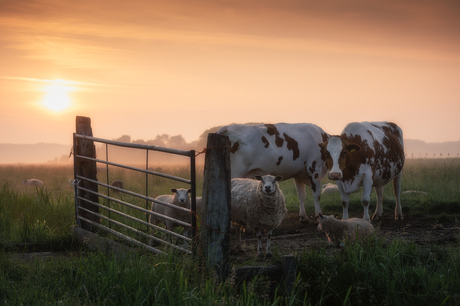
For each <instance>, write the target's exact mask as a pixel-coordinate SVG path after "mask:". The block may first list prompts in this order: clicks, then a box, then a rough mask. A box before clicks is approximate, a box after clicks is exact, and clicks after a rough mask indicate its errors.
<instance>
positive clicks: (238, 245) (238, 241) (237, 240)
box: [236, 225, 241, 251]
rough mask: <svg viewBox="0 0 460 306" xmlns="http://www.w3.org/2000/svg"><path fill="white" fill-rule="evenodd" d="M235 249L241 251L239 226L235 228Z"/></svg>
mask: <svg viewBox="0 0 460 306" xmlns="http://www.w3.org/2000/svg"><path fill="white" fill-rule="evenodd" d="M236 248H237V249H238V251H241V226H239V225H237V226H236Z"/></svg>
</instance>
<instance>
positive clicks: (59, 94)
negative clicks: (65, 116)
mask: <svg viewBox="0 0 460 306" xmlns="http://www.w3.org/2000/svg"><path fill="white" fill-rule="evenodd" d="M71 90H72V88H71V87H70V86H65V85H62V84H59V83H54V84H52V85H49V86H47V87H45V91H46V92H47V94H46V96H45V98H44V99H43V104H44V105H45V106H46V107H47V108H48V109H50V110H52V111H55V112H59V111H62V110H64V109H66V108H68V107H69V106H70V104H71V101H70V97H69V95H68V92H69V91H71Z"/></svg>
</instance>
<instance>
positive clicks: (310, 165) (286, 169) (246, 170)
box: [217, 123, 329, 222]
mask: <svg viewBox="0 0 460 306" xmlns="http://www.w3.org/2000/svg"><path fill="white" fill-rule="evenodd" d="M217 133H218V134H222V135H227V136H229V139H230V142H231V154H230V164H231V177H232V178H253V177H254V176H255V175H261V176H263V175H267V174H271V175H274V176H278V175H280V176H283V177H284V179H285V180H287V179H290V178H293V179H294V182H295V186H296V189H297V197H298V199H299V206H300V207H299V216H300V220H301V221H302V222H305V221H308V217H307V214H306V212H305V206H304V205H305V197H306V191H305V185H307V186H310V188H311V190H312V193H313V199H314V203H315V215H316V216H318V214H319V213H321V206H320V204H319V200H320V195H321V179H322V178H323V177H324V176H326V174H327V167H326V164H325V162H324V161H323V160H322V159H321V150H320V148H318V145H317V143H318V142H323V141H326V139H327V138H328V136H329V135H328V134H327V133H326V132H324V131H323V129H321V128H320V127H319V126H316V125H314V124H310V123H297V124H288V123H277V124H258V125H242V124H234V125H229V126H224V127H222V128H220V129H219V130H218V131H217Z"/></svg>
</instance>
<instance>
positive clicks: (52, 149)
mask: <svg viewBox="0 0 460 306" xmlns="http://www.w3.org/2000/svg"><path fill="white" fill-rule="evenodd" d="M248 124H255V123H248ZM220 127H221V126H216V127H212V128H210V129H207V130H206V131H204V132H203V133H202V134H201V135H200V137H199V138H198V139H197V140H195V141H192V142H186V141H185V139H184V137H183V136H182V135H175V136H170V135H168V134H162V135H157V136H156V137H155V138H154V139H150V140H144V139H135V140H133V139H131V136H129V135H123V136H121V137H119V138H116V139H111V140H115V141H119V142H125V143H135V144H143V145H151V146H158V147H166V148H174V149H179V150H195V151H196V152H197V153H198V152H201V151H202V150H203V149H204V148H205V147H206V142H207V137H208V134H209V133H214V132H216V131H217V130H218V129H219V128H220ZM95 137H98V135H95ZM108 148H109V150H108V155H109V161H112V162H117V163H130V164H139V163H141V164H144V163H145V160H146V156H145V151H143V150H132V149H127V148H121V147H118V146H108ZM70 150H71V146H69V145H61V144H49V143H38V144H0V163H1V164H12V163H58V164H65V163H71V162H73V158H69V153H70ZM404 151H405V154H406V158H452V157H460V141H451V142H442V143H440V142H438V143H426V142H424V141H422V140H413V139H405V140H404ZM96 154H97V157H98V158H99V159H105V157H106V146H105V144H101V143H96ZM200 158H201V157H200ZM181 160H184V161H185V159H184V157H182V156H173V157H172V158H171V155H169V154H165V153H159V152H152V151H151V152H149V163H155V162H174V163H175V162H180V161H181Z"/></svg>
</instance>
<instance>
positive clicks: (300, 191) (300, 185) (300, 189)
mask: <svg viewBox="0 0 460 306" xmlns="http://www.w3.org/2000/svg"><path fill="white" fill-rule="evenodd" d="M294 182H295V189H296V190H297V198H298V199H299V217H300V222H307V221H308V216H307V212H306V211H305V198H306V197H307V192H306V190H305V184H304V182H302V181H301V180H299V179H296V178H295V179H294Z"/></svg>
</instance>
